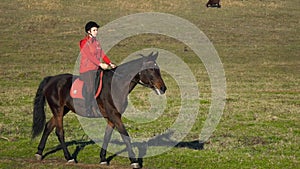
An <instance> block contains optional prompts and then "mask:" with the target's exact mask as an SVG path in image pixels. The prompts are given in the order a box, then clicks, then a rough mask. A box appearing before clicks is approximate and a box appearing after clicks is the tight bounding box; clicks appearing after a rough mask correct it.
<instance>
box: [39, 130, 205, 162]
mask: <svg viewBox="0 0 300 169" xmlns="http://www.w3.org/2000/svg"><path fill="white" fill-rule="evenodd" d="M171 135H172V132H169V133H166V134H163V135H159V136H157V137H155V138H153V139H150V140H148V141H146V142H134V143H132V146H133V147H137V148H138V152H139V154H138V157H139V158H138V162H139V164H140V166H141V167H142V166H143V157H145V156H146V154H147V149H148V147H150V146H165V147H170V146H171V147H176V148H188V149H193V150H202V149H204V142H201V141H199V140H194V141H181V142H176V141H172V140H171V139H170V137H171ZM111 143H113V144H117V145H125V144H124V143H123V142H121V141H118V140H112V141H111ZM93 144H96V143H95V142H94V141H93V140H90V141H76V140H73V141H69V142H66V145H67V147H69V146H73V145H75V146H76V149H75V151H74V153H73V154H72V157H73V158H74V160H75V162H77V156H78V154H79V153H80V151H82V150H83V149H84V147H86V146H88V145H93ZM51 149H52V150H50V151H48V152H46V153H45V154H44V155H43V157H42V158H43V159H44V158H45V157H46V156H48V155H50V154H53V153H56V152H57V151H60V150H62V147H61V145H58V146H56V147H54V148H51ZM126 151H127V150H126V148H124V149H123V150H121V151H119V152H116V153H115V154H113V155H111V156H109V157H108V158H107V161H108V164H109V163H110V161H111V160H112V159H113V158H114V157H116V156H118V155H119V154H121V153H123V152H126Z"/></svg>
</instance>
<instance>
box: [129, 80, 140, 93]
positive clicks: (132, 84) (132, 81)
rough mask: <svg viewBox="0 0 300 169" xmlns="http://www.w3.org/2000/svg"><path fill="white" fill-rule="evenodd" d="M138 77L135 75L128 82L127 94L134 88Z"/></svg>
mask: <svg viewBox="0 0 300 169" xmlns="http://www.w3.org/2000/svg"><path fill="white" fill-rule="evenodd" d="M139 80H140V79H139V77H138V75H136V76H135V77H134V78H133V79H132V80H131V82H130V84H129V91H128V94H129V93H130V92H131V91H132V90H133V89H134V88H135V86H136V85H137V82H138V81H139Z"/></svg>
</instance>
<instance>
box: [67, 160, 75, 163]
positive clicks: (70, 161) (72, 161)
mask: <svg viewBox="0 0 300 169" xmlns="http://www.w3.org/2000/svg"><path fill="white" fill-rule="evenodd" d="M73 163H76V162H75V160H74V159H71V160H68V162H67V164H73Z"/></svg>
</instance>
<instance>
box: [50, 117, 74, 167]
mask: <svg viewBox="0 0 300 169" xmlns="http://www.w3.org/2000/svg"><path fill="white" fill-rule="evenodd" d="M55 133H56V135H57V137H58V140H59V142H60V144H61V147H62V149H63V152H64V156H65V158H66V160H67V161H68V162H74V159H73V158H72V157H71V155H70V152H69V150H68V148H67V145H66V143H65V136H64V129H63V114H59V115H58V116H57V117H56V131H55Z"/></svg>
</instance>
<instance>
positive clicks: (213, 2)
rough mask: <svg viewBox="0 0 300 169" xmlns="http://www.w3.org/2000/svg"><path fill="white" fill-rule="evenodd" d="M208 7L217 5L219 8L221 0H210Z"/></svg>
mask: <svg viewBox="0 0 300 169" xmlns="http://www.w3.org/2000/svg"><path fill="white" fill-rule="evenodd" d="M206 7H207V8H208V7H217V8H221V5H220V0H208V2H207V3H206Z"/></svg>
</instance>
